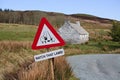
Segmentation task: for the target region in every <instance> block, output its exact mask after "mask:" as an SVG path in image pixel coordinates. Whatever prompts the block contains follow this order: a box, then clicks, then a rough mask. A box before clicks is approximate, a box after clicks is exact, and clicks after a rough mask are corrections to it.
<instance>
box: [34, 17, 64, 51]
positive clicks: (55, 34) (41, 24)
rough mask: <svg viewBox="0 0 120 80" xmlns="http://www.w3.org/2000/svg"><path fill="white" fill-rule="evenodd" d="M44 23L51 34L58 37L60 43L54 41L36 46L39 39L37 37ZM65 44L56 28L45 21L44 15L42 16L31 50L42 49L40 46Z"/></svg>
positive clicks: (48, 46) (47, 46)
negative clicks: (53, 42)
mask: <svg viewBox="0 0 120 80" xmlns="http://www.w3.org/2000/svg"><path fill="white" fill-rule="evenodd" d="M44 24H46V25H47V27H48V28H49V30H50V31H51V32H52V33H53V35H54V36H55V37H56V38H57V39H58V41H59V42H60V43H55V44H48V45H41V46H37V42H38V40H39V37H40V35H41V32H42V30H43V27H44ZM63 45H65V42H64V40H63V39H62V38H61V36H60V35H59V34H58V33H57V32H56V30H55V29H54V28H53V27H52V25H51V24H50V23H49V22H48V21H47V19H46V18H45V17H43V18H42V19H41V21H40V24H39V27H38V30H37V32H36V35H35V38H34V41H33V44H32V49H33V50H37V49H42V48H50V47H57V46H63Z"/></svg>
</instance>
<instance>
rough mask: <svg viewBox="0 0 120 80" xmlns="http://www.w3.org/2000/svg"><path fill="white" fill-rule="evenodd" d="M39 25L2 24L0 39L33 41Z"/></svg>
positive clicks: (0, 26)
mask: <svg viewBox="0 0 120 80" xmlns="http://www.w3.org/2000/svg"><path fill="white" fill-rule="evenodd" d="M36 30H37V26H33V25H19V24H3V23H1V24H0V40H1V41H2V40H14V41H32V40H33V38H34V35H35V32H36Z"/></svg>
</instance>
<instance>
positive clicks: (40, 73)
mask: <svg viewBox="0 0 120 80" xmlns="http://www.w3.org/2000/svg"><path fill="white" fill-rule="evenodd" d="M52 49H57V48H52ZM52 49H51V50H52ZM44 52H45V50H44V49H43V50H40V51H33V50H31V42H29V41H27V42H26V41H25V42H24V41H0V80H51V72H50V66H49V61H48V60H45V61H40V62H34V60H33V56H34V54H38V53H39V54H40V53H44ZM54 70H55V80H68V79H69V78H70V77H71V76H72V71H71V68H70V66H69V64H68V63H67V62H66V60H65V58H64V57H58V58H55V68H54Z"/></svg>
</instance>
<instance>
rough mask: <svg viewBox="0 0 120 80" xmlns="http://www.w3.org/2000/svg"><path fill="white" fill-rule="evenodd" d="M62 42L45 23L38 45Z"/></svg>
mask: <svg viewBox="0 0 120 80" xmlns="http://www.w3.org/2000/svg"><path fill="white" fill-rule="evenodd" d="M56 43H60V42H59V41H58V39H57V38H56V37H55V36H54V35H53V33H52V32H51V31H50V30H49V28H48V27H47V26H46V24H44V27H43V30H42V32H41V35H40V37H39V40H38V43H37V46H42V45H49V44H56Z"/></svg>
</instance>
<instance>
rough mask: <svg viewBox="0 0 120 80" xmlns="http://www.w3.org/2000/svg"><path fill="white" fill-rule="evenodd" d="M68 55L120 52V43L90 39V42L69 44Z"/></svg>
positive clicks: (65, 47)
mask: <svg viewBox="0 0 120 80" xmlns="http://www.w3.org/2000/svg"><path fill="white" fill-rule="evenodd" d="M64 49H65V51H66V53H67V54H66V55H76V54H99V53H120V43H119V42H112V41H99V42H96V41H89V42H88V44H72V45H71V44H67V45H65V46H64Z"/></svg>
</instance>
